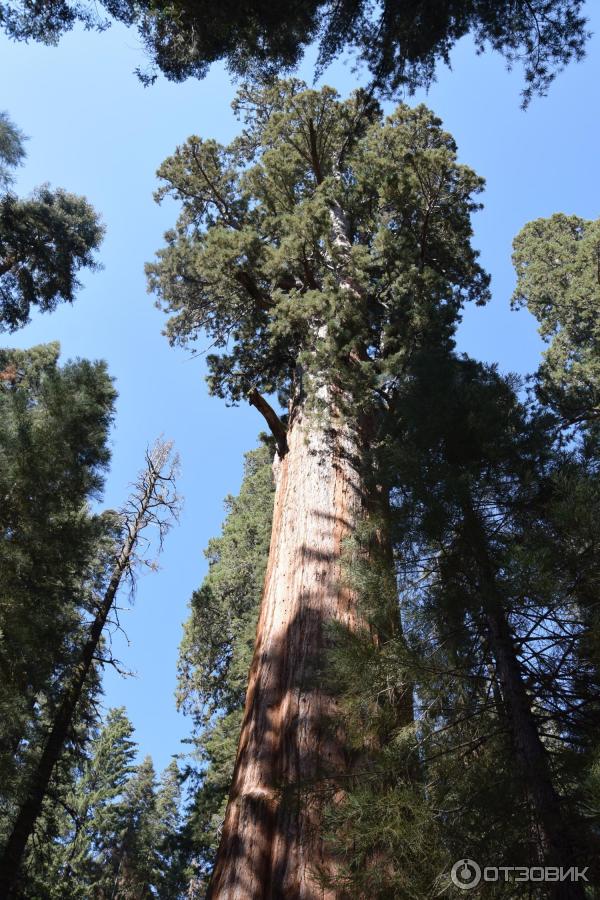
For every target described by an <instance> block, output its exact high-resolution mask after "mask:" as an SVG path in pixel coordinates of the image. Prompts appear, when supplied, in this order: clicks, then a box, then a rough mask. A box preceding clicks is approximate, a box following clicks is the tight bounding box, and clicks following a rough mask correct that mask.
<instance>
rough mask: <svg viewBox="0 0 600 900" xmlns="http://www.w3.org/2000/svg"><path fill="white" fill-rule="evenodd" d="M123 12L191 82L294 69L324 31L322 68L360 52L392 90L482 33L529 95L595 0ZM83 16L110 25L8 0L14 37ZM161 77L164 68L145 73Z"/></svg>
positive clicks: (173, 4) (308, 1)
mask: <svg viewBox="0 0 600 900" xmlns="http://www.w3.org/2000/svg"><path fill="white" fill-rule="evenodd" d="M101 6H102V7H104V9H105V10H106V12H107V13H109V14H110V15H111V16H113V17H115V18H116V19H117V20H118V21H121V22H125V23H126V24H135V25H136V26H137V28H138V31H139V35H140V37H141V39H142V41H143V43H144V45H145V47H146V50H147V52H148V56H149V59H150V61H151V65H152V66H153V67H157V68H158V69H160V70H161V71H162V72H163V73H164V74H165V75H166V76H167V77H168V78H171V79H173V80H175V81H180V80H182V79H184V78H187V77H189V76H197V77H203V76H204V75H205V74H206V72H207V70H208V68H209V66H210V65H211V63H213V62H217V61H219V60H225V61H226V62H227V64H228V66H229V68H230V70H231V71H232V72H233V73H235V74H237V75H240V74H241V75H244V76H248V75H260V76H262V77H264V76H272V75H275V74H278V73H280V72H285V71H289V70H290V69H292V68H294V67H295V66H296V65H297V64H298V63H299V61H300V60H301V58H302V56H303V54H304V51H305V49H306V48H307V47H308V46H309V45H310V44H312V43H313V42H314V41H318V42H319V50H320V53H319V62H318V70H319V71H321V70H322V69H323V68H324V67H325V66H327V65H328V64H329V63H330V62H331V61H332V60H333V59H334V58H335V57H336V56H338V55H340V54H341V53H343V52H345V51H350V52H351V53H352V54H353V55H354V56H355V57H357V58H358V60H359V61H360V63H362V64H363V65H364V66H366V67H367V69H368V71H369V72H370V74H371V77H372V79H373V82H374V84H375V85H376V86H377V87H378V88H379V89H381V90H383V91H384V92H386V93H388V94H392V93H394V92H395V91H397V90H398V89H399V88H401V87H407V88H408V89H409V91H414V90H415V89H416V88H417V87H427V86H429V85H430V84H431V82H432V80H433V78H434V76H435V70H436V66H437V63H438V62H439V61H443V62H445V63H448V62H449V58H450V53H451V51H452V49H453V47H454V45H455V44H456V43H457V41H459V40H460V39H461V38H462V37H464V36H465V35H467V34H471V35H472V36H473V38H474V40H475V42H476V44H477V46H478V48H479V49H484V48H487V47H490V48H492V49H494V50H496V51H499V52H500V53H502V54H503V55H504V56H505V58H506V59H507V61H508V63H509V64H514V63H515V62H522V63H523V64H524V68H525V79H526V87H525V90H524V98H525V100H526V101H527V100H528V99H529V98H530V97H531V95H532V94H533V93H543V92H544V91H545V90H546V89H547V87H548V84H549V83H550V82H551V81H552V79H553V77H554V75H555V73H556V71H559V70H560V69H561V68H562V67H563V66H565V65H566V64H567V63H569V62H570V61H571V60H573V59H575V60H577V59H580V58H581V56H582V55H583V50H584V47H585V42H586V38H587V33H586V29H585V18H584V17H583V16H582V6H583V0H478V2H472V0H403V2H401V3H395V4H389V3H388V4H384V3H381V4H377V5H375V6H374V5H372V4H369V3H367V2H366V0H341V2H336V3H333V2H332V0H292V2H288V3H285V4H280V3H273V2H269V0H252V2H250V3H246V4H243V5H240V4H239V3H237V2H235V0H227V2H225V3H221V4H218V5H215V4H214V3H209V2H207V0H200V2H198V0H194V2H192V0H170V2H168V3H167V2H157V0H136V2H134V0H103V2H102V4H101ZM77 21H81V22H83V24H84V25H85V26H86V27H87V28H97V29H102V28H104V27H106V24H107V22H106V20H105V19H103V18H102V17H101V16H100V15H99V14H98V10H97V7H96V5H95V4H92V3H91V2H85V0H83V2H74V0H45V2H44V3H40V2H36V0H6V2H3V3H1V4H0V25H2V26H3V27H4V29H5V30H6V31H7V33H8V34H9V36H10V37H12V38H16V39H20V40H28V39H31V38H33V39H35V40H42V41H45V42H46V43H55V42H56V41H57V40H58V38H59V36H60V34H61V33H62V32H63V31H66V30H68V29H70V28H72V26H73V24H74V23H75V22H77ZM140 74H141V77H142V78H143V80H145V81H149V80H150V81H151V80H152V79H153V77H155V76H153V73H152V70H151V71H150V72H145V73H140Z"/></svg>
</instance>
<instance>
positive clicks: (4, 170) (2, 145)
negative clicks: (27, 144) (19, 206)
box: [0, 112, 25, 190]
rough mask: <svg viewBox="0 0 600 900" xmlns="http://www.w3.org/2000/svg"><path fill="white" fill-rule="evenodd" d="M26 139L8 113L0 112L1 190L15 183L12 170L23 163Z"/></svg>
mask: <svg viewBox="0 0 600 900" xmlns="http://www.w3.org/2000/svg"><path fill="white" fill-rule="evenodd" d="M24 140H25V138H24V136H23V134H21V132H20V131H19V129H18V128H17V127H16V126H15V125H14V124H13V122H11V120H10V119H9V117H8V115H7V113H5V112H0V190H4V189H5V188H7V187H9V185H11V184H12V183H13V179H14V175H13V171H12V170H13V169H14V168H15V167H16V166H19V165H21V163H22V162H23V159H24V157H25V148H24V146H23V142H24Z"/></svg>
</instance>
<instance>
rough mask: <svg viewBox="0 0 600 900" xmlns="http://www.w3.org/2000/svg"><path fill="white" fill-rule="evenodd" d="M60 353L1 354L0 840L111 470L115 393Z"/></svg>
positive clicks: (46, 700) (61, 656)
mask: <svg viewBox="0 0 600 900" xmlns="http://www.w3.org/2000/svg"><path fill="white" fill-rule="evenodd" d="M58 356H59V348H58V345H57V344H49V345H45V346H40V347H35V348H33V349H32V350H29V351H22V350H2V351H0V372H1V376H2V377H1V379H0V495H1V496H2V498H3V499H2V504H1V509H0V651H1V652H0V667H1V671H2V677H1V678H0V705H1V709H2V716H1V717H0V722H1V725H0V771H1V773H2V779H1V780H2V794H1V796H2V820H3V821H2V831H3V832H4V830H5V827H6V822H7V820H10V817H11V815H12V812H13V809H14V806H13V804H14V802H15V798H16V797H17V796H18V795H19V792H20V789H21V788H20V786H21V785H22V783H23V777H24V773H25V772H27V771H28V765H29V763H30V761H31V753H30V749H31V748H32V747H36V746H39V741H40V740H41V737H40V735H41V733H42V732H43V731H44V729H45V728H46V726H47V723H48V721H49V719H51V718H52V715H53V713H54V711H55V707H56V702H57V697H58V693H59V690H60V678H61V676H62V674H63V673H64V671H65V668H67V667H68V665H69V664H70V662H71V660H72V655H73V652H74V649H75V648H76V647H77V642H78V640H79V638H80V636H81V628H82V624H83V623H82V616H83V615H84V613H85V609H86V602H87V600H88V599H89V592H90V590H91V588H92V587H93V584H94V578H95V571H96V561H97V555H98V549H99V546H100V545H101V543H102V542H103V541H104V540H105V538H106V536H107V527H108V521H107V520H106V518H105V517H103V516H96V515H91V514H90V512H89V509H88V506H87V504H88V503H91V502H92V501H93V500H95V499H96V497H97V496H98V494H99V491H100V489H101V487H102V482H103V475H104V471H105V469H106V466H107V464H108V460H109V451H108V446H107V439H108V429H109V427H110V424H111V422H112V417H113V406H114V400H115V391H114V388H113V385H112V382H111V379H110V378H109V376H108V374H107V372H106V367H105V365H104V364H103V363H93V364H92V363H89V362H85V361H77V362H73V363H67V364H66V365H64V366H62V367H60V366H59V365H58Z"/></svg>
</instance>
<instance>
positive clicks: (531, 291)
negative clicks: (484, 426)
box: [513, 214, 600, 424]
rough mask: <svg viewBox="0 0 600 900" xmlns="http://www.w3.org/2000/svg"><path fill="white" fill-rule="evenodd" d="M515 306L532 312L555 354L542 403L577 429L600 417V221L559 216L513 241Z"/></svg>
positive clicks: (541, 382) (547, 365)
mask: <svg viewBox="0 0 600 900" xmlns="http://www.w3.org/2000/svg"><path fill="white" fill-rule="evenodd" d="M513 262H514V264H515V268H516V271H517V287H516V290H515V293H514V297H513V304H514V305H515V306H517V307H518V306H526V307H527V309H528V310H529V312H531V313H532V314H533V315H534V316H535V317H536V319H537V320H538V321H539V323H540V334H541V336H542V337H543V338H544V340H545V341H546V342H548V343H549V345H550V346H549V347H548V349H547V351H546V353H545V354H544V362H543V364H542V367H541V369H540V371H539V373H538V391H539V395H540V397H541V399H542V401H543V402H545V403H549V404H550V405H552V406H553V407H554V408H556V409H558V410H559V411H560V413H561V415H562V416H563V417H564V418H565V419H566V420H567V422H570V423H577V422H583V423H586V422H587V423H588V424H592V423H593V421H594V420H597V419H598V417H599V416H600V324H599V321H600V319H599V317H598V309H599V308H600V220H596V221H595V222H592V221H586V220H585V219H582V218H580V217H579V216H566V215H563V214H557V215H554V216H551V217H550V218H549V219H537V220H536V221H534V222H529V223H528V224H527V225H526V226H525V227H524V228H523V230H522V231H521V232H520V234H518V235H517V237H516V238H515V242H514V254H513Z"/></svg>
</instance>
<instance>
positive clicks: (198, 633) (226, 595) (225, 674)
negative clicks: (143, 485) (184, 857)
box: [178, 445, 273, 875]
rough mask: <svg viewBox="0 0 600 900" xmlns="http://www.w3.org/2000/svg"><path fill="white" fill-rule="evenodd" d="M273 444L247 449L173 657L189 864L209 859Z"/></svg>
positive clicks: (227, 763)
mask: <svg viewBox="0 0 600 900" xmlns="http://www.w3.org/2000/svg"><path fill="white" fill-rule="evenodd" d="M271 464H272V450H271V448H270V447H268V446H265V445H263V446H261V447H259V448H258V449H257V450H253V451H252V452H251V453H248V454H246V462H245V467H244V478H243V481H242V486H241V488H240V493H239V494H238V496H237V497H228V498H227V500H226V502H225V508H226V511H227V515H226V519H225V522H224V525H223V529H222V533H221V535H220V536H219V537H218V538H213V539H212V540H211V541H210V543H209V545H208V549H207V550H206V556H207V558H208V560H209V571H208V574H207V576H206V578H205V579H204V582H203V583H202V586H201V587H200V589H199V590H198V591H195V592H194V594H193V596H192V599H191V614H190V618H189V619H188V621H187V622H186V624H185V626H184V636H183V640H182V644H181V651H180V662H179V689H178V702H179V705H180V707H181V708H183V710H184V711H185V712H186V713H188V714H189V715H191V716H192V717H193V723H194V738H193V740H194V745H195V754H194V755H195V757H196V760H197V767H196V768H195V770H194V772H193V778H192V784H193V793H192V803H191V808H190V810H189V812H188V821H187V826H186V832H187V842H188V844H189V846H190V848H191V850H192V851H193V855H194V859H195V864H196V869H197V870H198V871H199V873H200V874H201V875H202V874H206V872H207V871H208V870H209V869H210V866H211V865H212V863H213V860H214V853H215V850H216V845H217V843H218V837H219V834H220V828H221V826H222V823H223V819H224V816H225V806H226V803H227V795H228V793H229V788H230V784H231V776H232V773H233V766H234V763H235V754H236V749H237V743H238V738H239V730H240V725H241V721H242V713H243V708H244V699H245V693H246V685H247V681H248V671H249V669H250V663H251V660H252V649H253V644H254V636H255V633H256V621H257V618H258V609H259V605H260V597H261V593H262V587H263V581H264V574H265V568H266V564H267V556H268V553H269V539H270V535H271V519H272V512H273V476H272V471H271Z"/></svg>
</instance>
